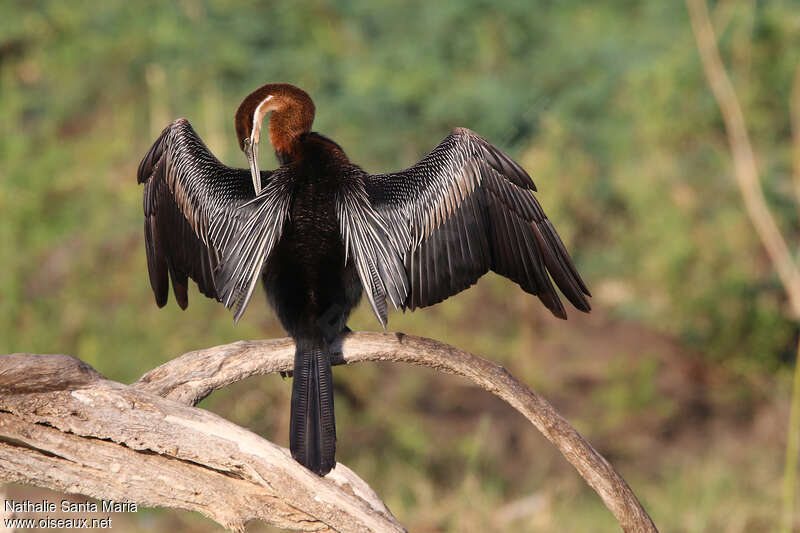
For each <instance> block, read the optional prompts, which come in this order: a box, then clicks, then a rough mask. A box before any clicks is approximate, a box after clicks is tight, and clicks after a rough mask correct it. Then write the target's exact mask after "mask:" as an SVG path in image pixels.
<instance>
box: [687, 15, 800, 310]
mask: <svg viewBox="0 0 800 533" xmlns="http://www.w3.org/2000/svg"><path fill="white" fill-rule="evenodd" d="M686 4H687V6H688V8H689V18H690V20H691V23H692V30H693V31H694V36H695V39H696V41H697V49H698V51H699V53H700V60H701V62H702V64H703V70H704V71H705V74H706V78H707V79H708V84H709V86H710V87H711V91H712V92H713V93H714V97H715V98H716V100H717V104H718V105H719V109H720V113H721V114H722V118H723V120H724V122H725V130H726V132H727V134H728V142H729V144H730V147H731V155H732V156H733V168H734V176H735V177H736V183H737V185H738V186H739V191H740V193H741V195H742V199H743V200H744V205H745V209H746V210H747V214H748V216H749V217H750V221H751V222H752V223H753V226H754V227H755V229H756V232H757V233H758V236H759V238H760V239H761V242H762V243H763V245H764V248H765V249H766V250H767V255H768V256H769V258H770V261H771V262H772V264H773V265H774V267H775V271H776V272H777V273H778V278H780V280H781V284H783V287H784V290H785V291H786V294H787V295H788V297H789V304H790V306H791V313H792V316H793V317H794V318H800V271H798V269H797V265H795V263H794V260H793V259H792V255H791V253H790V252H789V247H788V246H787V245H786V241H785V240H784V238H783V236H782V235H781V233H780V230H779V229H778V225H777V224H776V223H775V219H774V218H773V216H772V214H771V213H770V211H769V208H768V207H767V202H766V200H765V198H764V193H763V191H762V190H761V183H760V181H759V174H758V166H757V165H756V157H755V154H754V152H753V146H752V144H751V143H750V137H749V135H748V133H747V125H746V123H745V120H744V115H743V114H742V109H741V106H740V105H739V100H738V98H737V96H736V91H735V90H734V88H733V85H732V84H731V81H730V79H729V78H728V74H727V72H726V71H725V65H724V64H723V63H722V59H721V58H720V55H719V48H718V47H717V39H716V36H715V34H714V28H713V27H712V25H711V21H710V20H709V17H708V6H707V5H706V1H705V0H686Z"/></svg>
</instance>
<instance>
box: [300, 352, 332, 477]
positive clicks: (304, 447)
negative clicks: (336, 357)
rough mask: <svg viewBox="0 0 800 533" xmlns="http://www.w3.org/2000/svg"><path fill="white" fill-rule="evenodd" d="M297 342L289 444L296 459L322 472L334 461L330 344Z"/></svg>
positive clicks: (330, 466) (318, 472) (311, 468)
mask: <svg viewBox="0 0 800 533" xmlns="http://www.w3.org/2000/svg"><path fill="white" fill-rule="evenodd" d="M296 342H297V351H295V354H294V382H293V383H292V420H291V423H290V433H291V434H290V437H289V447H290V448H291V450H292V457H294V458H295V460H296V461H297V462H298V463H300V464H302V465H303V466H305V467H306V468H308V469H309V470H311V471H312V472H315V473H317V474H319V475H320V476H324V475H325V474H327V473H328V472H330V470H331V468H333V466H334V465H335V464H336V460H335V459H334V455H335V453H336V421H335V420H334V417H333V373H332V372H331V359H330V347H329V345H328V343H327V342H325V341H322V340H311V339H296Z"/></svg>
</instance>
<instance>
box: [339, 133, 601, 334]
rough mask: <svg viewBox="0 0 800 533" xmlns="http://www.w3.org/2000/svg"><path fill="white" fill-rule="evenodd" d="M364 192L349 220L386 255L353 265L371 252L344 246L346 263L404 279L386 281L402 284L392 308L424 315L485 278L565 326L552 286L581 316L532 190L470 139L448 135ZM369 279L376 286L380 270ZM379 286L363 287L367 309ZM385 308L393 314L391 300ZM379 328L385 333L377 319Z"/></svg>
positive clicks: (584, 306)
mask: <svg viewBox="0 0 800 533" xmlns="http://www.w3.org/2000/svg"><path fill="white" fill-rule="evenodd" d="M364 190H365V191H366V193H367V196H368V204H363V203H362V204H359V205H358V206H357V207H358V209H356V211H358V217H355V218H359V219H360V220H362V221H366V220H367V219H369V217H370V216H371V217H372V218H371V219H370V220H372V221H375V224H374V225H373V228H372V230H371V231H372V232H374V233H375V234H376V235H378V236H379V237H380V238H377V237H376V238H377V240H382V241H383V242H384V243H385V246H386V247H388V248H389V251H388V257H387V254H386V253H381V254H378V256H375V255H371V256H370V257H369V258H368V259H363V258H362V257H360V256H362V255H363V254H369V253H372V249H373V248H374V246H372V245H366V244H364V243H361V244H357V245H356V246H353V241H352V240H351V241H347V239H345V240H346V241H347V242H348V243H349V244H348V247H349V249H350V253H352V254H353V255H354V257H355V259H356V262H358V261H368V262H369V261H373V262H375V263H376V264H378V265H381V264H382V263H383V261H387V260H388V261H394V260H395V257H400V258H401V259H402V261H403V266H404V268H405V276H400V275H399V274H397V273H396V272H394V273H393V274H392V276H393V277H392V279H395V280H397V279H399V278H400V277H404V279H405V280H406V283H407V288H406V289H405V291H406V292H405V294H402V298H401V299H400V304H399V306H400V307H403V308H406V307H408V308H410V309H414V308H416V307H425V306H428V305H433V304H435V303H437V302H440V301H442V300H444V299H446V298H448V297H449V296H452V295H453V294H456V293H458V292H460V291H462V290H464V289H466V288H468V287H470V286H471V285H473V284H474V283H475V282H476V281H477V280H478V278H480V277H481V276H482V275H483V274H485V273H486V272H487V271H488V270H494V271H495V272H497V273H499V274H501V275H503V276H505V277H507V278H509V279H511V280H513V281H515V282H516V283H518V284H519V285H520V286H521V287H522V289H523V290H525V291H527V292H529V293H531V294H535V295H537V296H538V297H539V298H540V299H541V300H542V302H543V303H544V304H545V306H546V307H547V308H548V309H550V311H551V312H552V313H553V314H554V315H556V316H558V317H561V318H566V312H565V310H564V307H563V305H562V304H561V300H560V298H559V296H558V293H557V292H556V290H555V287H554V286H553V282H555V285H556V286H558V288H559V289H560V290H561V292H562V293H563V294H564V295H565V296H566V297H567V299H568V300H569V301H570V302H571V303H572V304H573V305H574V306H575V307H576V308H578V309H580V310H582V311H588V310H589V309H590V306H589V302H588V300H587V298H586V297H587V296H590V293H589V290H588V288H587V287H586V284H585V283H584V282H583V280H582V279H581V277H580V275H579V274H578V272H577V269H576V268H575V265H574V264H573V262H572V259H571V258H570V257H569V254H568V253H567V250H566V248H565V246H564V244H563V242H562V241H561V239H560V238H559V236H558V234H557V233H556V231H555V228H554V227H553V225H552V224H551V223H550V221H549V220H548V219H547V216H546V215H545V214H544V211H543V210H542V208H541V206H540V205H539V202H538V201H537V200H536V197H535V196H534V195H533V191H535V190H536V187H535V185H534V184H533V180H531V178H530V176H529V175H528V174H527V173H526V172H525V170H524V169H523V168H522V167H521V166H519V165H518V164H517V163H516V162H514V161H513V160H512V159H511V158H510V157H509V156H507V155H506V154H505V153H503V152H502V151H501V150H499V149H498V148H496V147H494V146H492V145H491V144H489V143H488V142H487V141H486V140H485V139H483V138H482V137H480V136H479V135H477V134H476V133H474V132H472V131H470V130H467V129H464V128H456V129H454V130H453V131H452V132H451V133H450V135H448V136H447V137H446V138H445V139H444V140H443V141H442V142H441V143H440V144H439V145H438V146H437V147H436V148H434V149H433V151H431V153H429V154H428V155H427V156H425V157H424V158H423V159H422V160H421V161H420V162H419V163H417V164H416V165H414V166H412V167H410V168H408V169H406V170H403V171H400V172H395V173H391V174H379V175H368V176H366V177H365V178H364ZM365 213H370V215H369V216H367V215H366V214H365ZM342 216H343V217H348V216H350V217H351V220H350V222H343V225H347V224H355V223H354V220H355V218H353V216H354V215H353V214H352V213H349V212H347V213H342V214H341V215H340V217H342ZM376 228H377V229H376ZM349 231H350V233H351V234H352V233H353V231H354V230H353V229H352V228H351V229H350V230H349ZM366 233H368V232H366V231H362V234H361V236H360V238H363V237H364V234H366ZM343 234H344V233H343ZM367 240H369V239H367ZM356 241H358V239H356ZM378 272H380V273H381V276H380V277H381V278H384V274H383V271H382V270H380V268H379V269H378ZM387 276H388V274H387ZM551 279H552V281H551ZM363 280H364V277H363V276H362V281H363ZM385 282H386V279H382V280H374V279H370V280H369V284H368V285H369V286H367V284H365V290H366V292H367V295H368V298H369V299H370V303H371V304H372V306H373V309H376V308H378V307H380V304H379V302H378V301H377V300H379V299H380V298H382V297H383V293H384V292H385V291H383V292H382V291H381V285H382V284H385ZM399 287H400V288H401V289H402V288H403V285H402V284H400V285H399ZM391 301H392V303H393V304H395V306H397V305H398V304H397V303H395V298H392V300H391ZM381 312H382V313H383V311H381ZM376 313H377V311H376ZM381 322H382V323H384V324H385V316H384V318H381Z"/></svg>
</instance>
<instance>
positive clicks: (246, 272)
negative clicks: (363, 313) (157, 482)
mask: <svg viewBox="0 0 800 533" xmlns="http://www.w3.org/2000/svg"><path fill="white" fill-rule="evenodd" d="M269 113H271V116H270V118H269V140H270V143H271V144H272V147H273V148H274V150H275V153H276V155H277V158H278V160H279V162H280V165H281V166H280V167H278V168H277V169H275V170H272V171H260V170H259V168H258V147H259V143H260V141H261V135H262V121H263V119H264V118H265V117H266V115H267V114H269ZM313 121H314V103H313V102H312V101H311V98H310V97H309V96H308V94H306V93H305V92H304V91H302V90H301V89H299V88H297V87H294V86H292V85H289V84H285V83H271V84H268V85H264V86H263V87H260V88H259V89H257V90H256V91H254V92H253V93H251V94H250V95H248V96H247V97H246V98H245V99H244V101H243V102H242V104H241V105H240V106H239V109H238V111H237V112H236V118H235V123H236V135H237V137H238V140H239V146H240V147H241V149H242V150H243V151H244V153H245V155H246V156H247V159H248V162H249V167H250V168H249V170H248V169H236V168H230V167H228V166H225V165H224V164H222V163H221V162H220V161H219V160H218V159H217V158H216V157H214V155H213V154H212V153H211V152H210V151H209V150H208V148H206V146H205V145H204V144H203V141H201V140H200V138H199V137H198V136H197V134H196V133H195V131H194V130H193V129H192V126H191V125H190V124H189V122H188V121H187V120H186V119H178V120H176V121H175V122H173V123H172V124H170V125H169V126H167V127H166V128H165V129H164V131H163V132H162V133H161V136H160V137H159V138H158V139H157V140H156V141H155V143H154V144H153V146H152V147H151V148H150V150H149V151H148V152H147V155H145V157H144V159H143V160H142V162H141V164H140V165H139V171H138V181H139V183H143V184H144V215H145V220H144V233H145V244H146V251H147V266H148V269H149V273H150V284H151V285H152V287H153V292H154V293H155V298H156V303H157V304H158V306H159V307H162V306H164V305H165V304H166V302H167V294H168V290H169V281H168V280H171V281H172V289H173V292H174V294H175V299H176V300H177V301H178V305H180V306H181V308H183V309H185V308H186V305H187V284H188V278H191V279H193V280H194V281H195V282H196V283H197V286H198V288H199V289H200V292H201V293H203V294H204V295H206V296H208V297H210V298H215V299H217V300H219V301H220V302H222V303H223V304H225V306H226V307H229V308H231V307H233V308H235V319H236V320H237V321H238V319H239V318H240V317H241V316H242V313H243V312H244V310H245V308H246V307H247V303H248V302H249V301H250V298H251V296H252V295H253V291H254V290H255V287H256V284H257V282H258V279H259V278H261V279H262V280H263V283H264V288H265V289H266V293H267V298H268V300H269V303H270V304H271V305H272V307H273V308H274V309H275V312H276V313H277V316H278V318H279V320H280V322H281V324H282V325H283V327H284V328H285V329H286V331H287V332H288V333H289V334H290V335H291V336H292V337H293V338H294V340H295V342H296V346H297V348H296V352H295V361H294V374H293V375H294V378H293V384H292V412H291V427H290V447H291V451H292V456H293V457H294V458H295V459H296V460H297V461H298V462H300V463H301V464H303V465H304V466H306V467H307V468H309V469H310V470H312V471H313V472H316V473H317V474H319V475H325V474H326V473H327V472H328V471H330V469H331V468H333V466H334V465H335V459H334V453H335V448H336V428H335V423H334V409H333V381H332V379H333V378H332V374H331V361H330V356H331V343H332V342H333V341H334V339H335V338H336V337H337V336H339V335H340V334H341V333H342V332H344V331H349V330H348V329H347V326H346V322H347V318H348V316H349V315H350V312H351V311H352V309H353V308H354V307H355V306H356V305H357V304H358V303H359V301H360V299H361V296H362V294H364V295H366V297H367V300H368V301H369V304H370V306H371V307H372V310H373V311H374V313H375V315H376V316H377V318H378V320H379V321H380V323H381V325H382V326H383V327H384V328H385V327H386V318H387V307H388V304H387V301H388V302H389V303H391V304H392V305H393V306H394V307H395V308H401V309H403V310H405V309H411V310H413V309H416V308H417V307H426V306H429V305H433V304H435V303H437V302H441V301H442V300H444V299H446V298H448V297H449V296H452V295H454V294H456V293H458V292H461V291H463V290H464V289H466V288H468V287H469V286H471V285H473V284H474V283H475V282H476V281H477V280H478V278H479V277H481V276H482V275H483V274H485V273H486V272H487V271H488V270H490V269H491V270H493V271H495V272H497V273H498V274H501V275H503V276H505V277H507V278H509V279H511V280H513V281H515V282H516V283H517V284H519V286H520V287H522V289H523V290H524V291H526V292H528V293H531V294H535V295H537V296H538V297H539V298H540V299H541V301H542V302H543V303H544V305H545V306H546V307H547V308H548V309H550V311H551V312H552V313H553V314H554V315H556V316H557V317H560V318H566V312H565V311H564V307H563V306H562V304H561V300H560V299H559V297H558V294H557V293H556V290H555V289H554V287H553V284H552V283H551V281H550V278H551V277H552V279H553V281H555V284H556V285H557V286H558V287H559V289H561V292H562V293H563V294H564V295H565V296H566V297H567V299H568V300H569V301H570V302H571V303H572V305H574V306H575V307H576V308H578V309H580V310H581V311H587V312H588V311H589V303H588V301H587V299H586V296H589V295H590V294H589V290H588V289H587V288H586V285H585V284H584V282H583V281H582V280H581V277H580V275H579V274H578V272H577V270H576V269H575V266H574V265H573V263H572V260H571V259H570V257H569V254H568V253H567V250H566V248H565V247H564V244H563V243H562V242H561V239H560V238H559V236H558V234H557V233H556V231H555V228H553V225H552V224H551V223H550V221H549V220H548V219H547V217H546V216H545V214H544V212H543V211H542V207H541V206H540V205H539V202H538V201H537V200H536V198H535V197H534V195H533V194H532V192H533V191H535V190H536V188H535V186H534V184H533V181H532V180H531V178H530V176H528V174H527V173H526V172H525V170H523V169H522V168H521V167H520V166H519V165H518V164H517V163H515V162H514V161H512V160H511V158H510V157H508V156H507V155H506V154H504V153H503V152H502V151H500V150H499V149H498V148H496V147H494V146H492V145H491V144H489V142H487V141H486V140H485V139H483V138H482V137H480V136H479V135H477V134H476V133H474V132H472V131H470V130H468V129H464V128H456V129H454V130H453V131H451V132H450V134H449V135H448V136H447V137H446V138H445V139H444V140H443V141H442V142H441V143H439V145H438V146H437V147H436V148H434V149H433V151H432V152H430V153H429V154H428V155H426V156H425V157H423V158H422V160H421V161H420V162H418V163H417V164H415V165H413V166H412V167H410V168H407V169H405V170H401V171H399V172H393V173H389V174H369V173H367V172H366V171H364V170H363V169H362V168H361V167H359V166H357V165H355V164H354V163H352V162H350V160H349V159H348V158H347V156H346V155H345V153H344V150H342V148H341V147H340V146H339V145H338V144H336V143H335V142H334V141H332V140H331V139H329V138H327V137H325V136H324V135H321V134H319V133H316V132H314V131H311V125H312V123H313Z"/></svg>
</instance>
